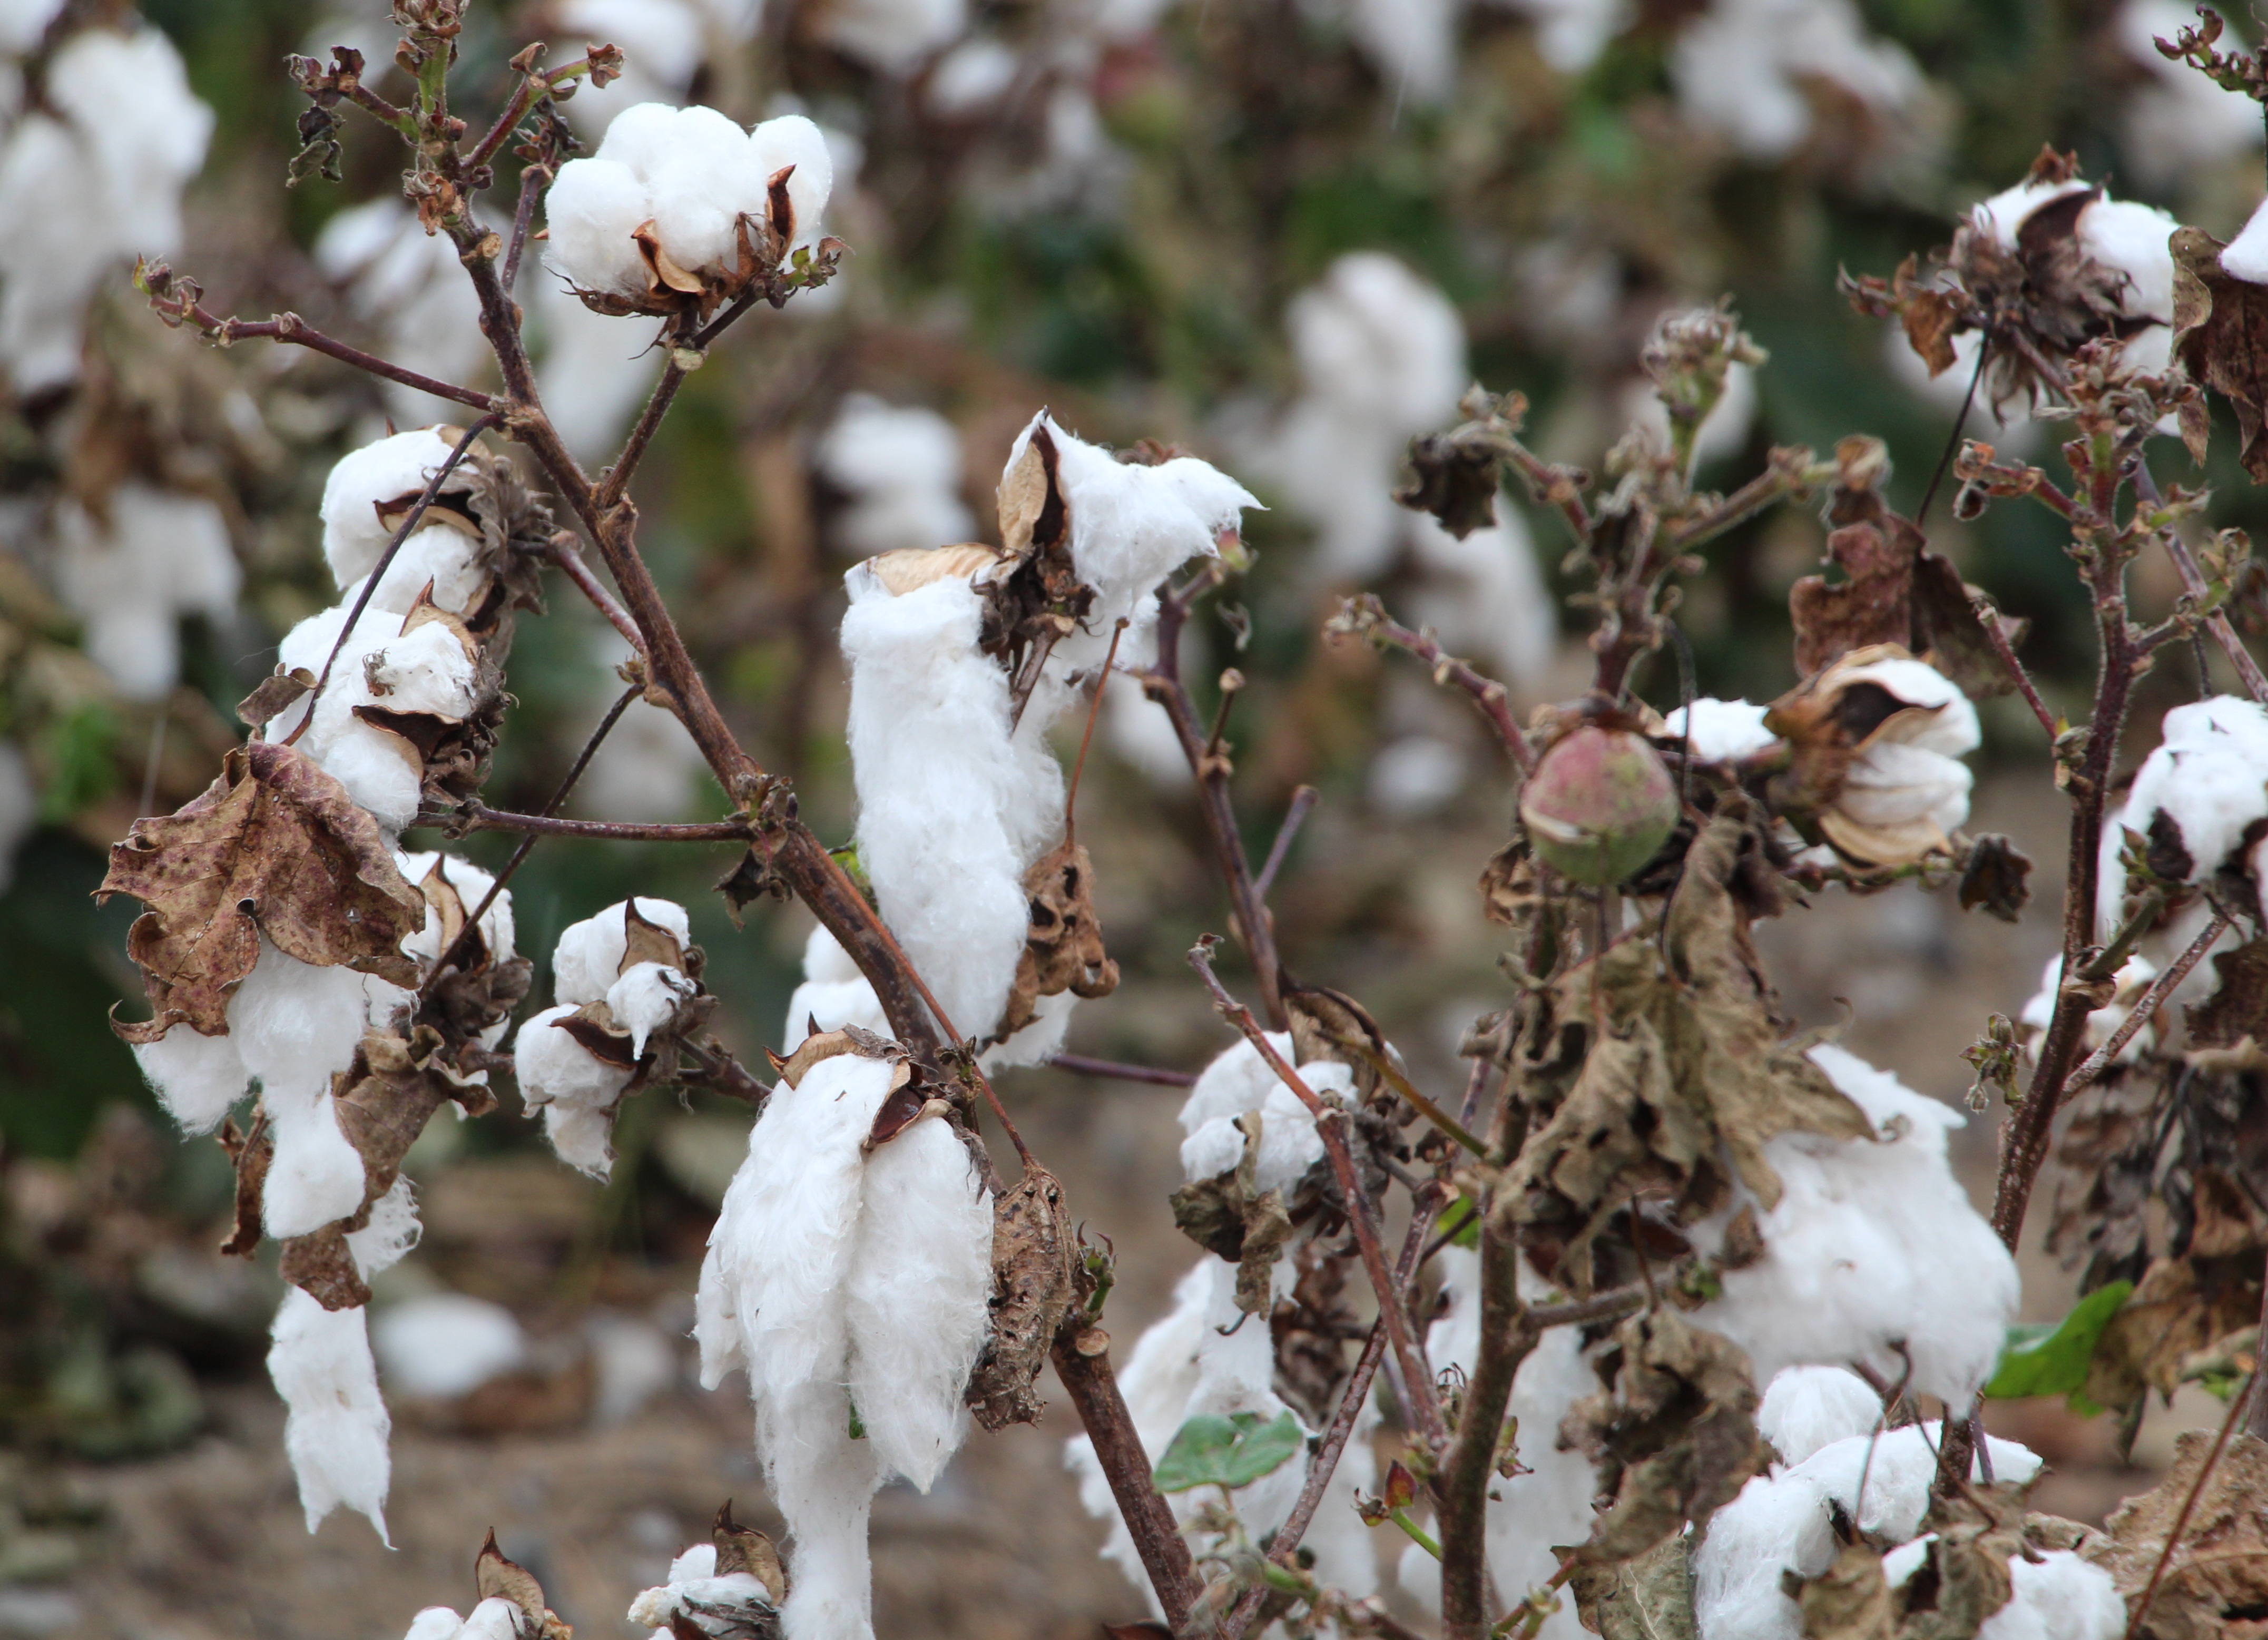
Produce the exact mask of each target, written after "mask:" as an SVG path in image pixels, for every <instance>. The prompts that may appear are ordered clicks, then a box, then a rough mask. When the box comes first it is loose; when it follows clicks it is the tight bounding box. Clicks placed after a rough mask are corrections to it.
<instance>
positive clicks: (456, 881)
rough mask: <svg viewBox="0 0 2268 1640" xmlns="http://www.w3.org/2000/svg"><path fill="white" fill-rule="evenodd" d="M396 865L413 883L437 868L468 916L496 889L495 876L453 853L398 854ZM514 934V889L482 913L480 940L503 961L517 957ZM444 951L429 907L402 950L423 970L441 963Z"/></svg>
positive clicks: (438, 920) (435, 917)
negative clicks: (423, 919)
mask: <svg viewBox="0 0 2268 1640" xmlns="http://www.w3.org/2000/svg"><path fill="white" fill-rule="evenodd" d="M394 864H395V866H397V867H398V868H399V869H400V871H401V874H402V876H403V877H405V878H407V879H409V881H410V882H411V883H413V884H423V882H424V881H425V879H426V878H427V877H428V876H429V875H430V874H431V872H432V871H434V870H435V869H437V868H438V870H439V871H440V873H441V879H442V881H444V882H446V883H447V884H448V885H449V886H450V887H451V888H453V889H454V890H455V891H456V894H457V898H458V899H459V900H460V901H463V902H464V907H465V910H466V912H467V913H468V914H469V913H470V912H471V911H472V910H473V908H475V907H476V906H478V905H479V904H480V903H481V902H482V901H484V900H486V899H487V898H488V896H489V891H490V889H491V888H494V887H495V886H496V879H495V878H494V877H492V876H490V874H489V873H488V872H487V871H482V869H481V868H480V867H479V866H477V865H475V864H473V863H472V862H471V861H470V860H468V859H464V858H461V857H459V856H457V855H453V854H442V853H439V852H429V853H423V854H396V855H395V856H394ZM515 931H516V930H514V928H513V925H512V890H511V889H509V888H506V889H504V890H502V891H501V892H499V893H498V894H497V897H496V902H495V903H494V904H493V905H491V906H490V907H489V908H488V909H487V910H485V911H483V912H482V913H481V938H482V941H483V942H485V943H486V945H488V948H489V954H490V956H491V957H493V958H496V959H497V960H504V959H506V958H509V957H512V956H514V955H516V954H517V949H516V947H515V946H514V945H513V943H512V941H513V937H514V934H515ZM441 948H442V938H441V918H440V915H439V913H438V912H437V911H435V910H434V909H433V908H431V906H428V907H427V908H426V910H425V923H424V926H423V927H422V928H420V929H419V930H417V931H416V933H415V934H412V935H410V936H409V938H406V939H404V940H403V941H402V942H401V950H402V952H403V954H404V955H406V956H409V957H414V958H416V960H417V962H418V964H419V965H420V966H421V967H426V968H429V969H430V968H431V967H432V965H433V964H434V963H436V962H438V961H439V960H441Z"/></svg>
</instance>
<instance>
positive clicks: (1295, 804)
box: [1252, 786, 1323, 901]
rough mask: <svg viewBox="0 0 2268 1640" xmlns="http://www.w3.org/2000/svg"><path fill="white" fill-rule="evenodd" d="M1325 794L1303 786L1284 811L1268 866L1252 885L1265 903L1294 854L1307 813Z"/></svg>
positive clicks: (1265, 866)
mask: <svg viewBox="0 0 2268 1640" xmlns="http://www.w3.org/2000/svg"><path fill="white" fill-rule="evenodd" d="M1322 798H1323V794H1322V792H1320V791H1316V790H1315V789H1314V787H1313V786H1301V787H1300V789H1299V790H1298V791H1294V792H1293V793H1292V805H1291V806H1290V807H1289V808H1287V809H1285V811H1284V823H1283V824H1282V825H1280V826H1278V827H1277V828H1276V841H1275V842H1274V843H1273V844H1271V845H1270V848H1269V849H1268V861H1267V864H1264V865H1263V866H1262V867H1261V868H1260V875H1259V877H1258V878H1257V879H1256V880H1255V881H1254V883H1253V885H1252V892H1253V893H1254V894H1257V895H1258V896H1259V897H1260V898H1261V899H1262V900H1263V901H1265V900H1266V899H1267V898H1268V891H1269V890H1270V889H1271V888H1273V887H1274V886H1276V873H1277V872H1278V871H1282V870H1283V869H1284V862H1285V858H1286V857H1289V856H1290V854H1291V852H1292V839H1293V838H1294V837H1296V836H1298V835H1300V825H1301V824H1302V823H1303V822H1304V821H1305V820H1307V811H1308V810H1309V809H1312V808H1314V806H1315V805H1316V804H1318V803H1320V802H1322Z"/></svg>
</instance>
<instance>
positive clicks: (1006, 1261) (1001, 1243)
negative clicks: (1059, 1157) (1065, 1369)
mask: <svg viewBox="0 0 2268 1640" xmlns="http://www.w3.org/2000/svg"><path fill="white" fill-rule="evenodd" d="M1078 1283H1079V1247H1078V1242H1077V1238H1076V1236H1075V1235H1074V1234H1073V1232H1072V1230H1071V1216H1070V1215H1069V1214H1068V1213H1067V1212H1066V1211H1065V1210H1064V1192H1063V1186H1062V1185H1060V1184H1059V1183H1057V1181H1056V1177H1055V1175H1054V1174H1053V1173H1049V1172H1048V1171H1047V1170H1046V1169H1045V1168H1043V1167H1039V1166H1031V1165H1029V1164H1027V1166H1025V1169H1024V1176H1023V1178H1022V1179H1020V1180H1018V1181H1017V1184H1016V1188H1014V1189H1013V1190H1009V1191H1006V1192H1004V1193H1003V1194H1001V1195H998V1196H995V1197H994V1198H993V1201H992V1296H991V1298H990V1301H989V1307H990V1333H989V1335H988V1336H987V1337H986V1339H985V1342H984V1352H983V1354H982V1355H980V1356H979V1357H977V1358H976V1370H975V1371H974V1372H971V1373H970V1374H969V1377H968V1391H967V1394H966V1395H965V1397H964V1398H965V1399H966V1400H967V1401H968V1407H969V1410H970V1411H971V1412H972V1413H973V1414H975V1416H976V1421H977V1423H981V1424H983V1426H984V1427H985V1428H986V1429H988V1430H998V1429H1005V1428H1006V1427H1007V1426H1008V1425H1009V1424H1011V1423H1037V1422H1038V1421H1039V1416H1040V1413H1041V1410H1042V1401H1041V1400H1040V1395H1039V1392H1038V1390H1037V1389H1035V1387H1034V1380H1035V1379H1037V1378H1038V1377H1039V1373H1040V1369H1041V1368H1042V1366H1044V1365H1046V1364H1047V1359H1048V1351H1049V1350H1050V1349H1051V1348H1053V1347H1054V1344H1055V1340H1056V1335H1057V1333H1058V1332H1060V1331H1061V1330H1062V1329H1063V1325H1064V1316H1065V1315H1066V1314H1068V1313H1070V1310H1071V1303H1072V1301H1073V1299H1074V1298H1076V1297H1077V1296H1078Z"/></svg>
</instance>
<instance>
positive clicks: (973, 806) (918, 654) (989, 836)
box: [843, 570, 1062, 1039]
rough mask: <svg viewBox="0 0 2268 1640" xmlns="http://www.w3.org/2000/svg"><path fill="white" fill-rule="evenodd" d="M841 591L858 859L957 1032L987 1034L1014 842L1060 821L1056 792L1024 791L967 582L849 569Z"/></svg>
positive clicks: (1009, 941)
mask: <svg viewBox="0 0 2268 1640" xmlns="http://www.w3.org/2000/svg"><path fill="white" fill-rule="evenodd" d="M846 583H847V585H849V586H850V589H851V607H850V608H849V609H848V610H847V611H846V612H845V613H844V614H843V659H844V660H845V661H846V662H847V663H848V665H849V666H850V669H851V710H850V724H849V732H850V741H851V772H852V775H853V777H854V780H855V782H856V784H857V787H858V858H859V861H860V863H861V864H863V865H865V868H866V873H867V876H868V878H869V879H871V880H872V882H873V886H874V897H875V900H876V901H877V902H878V903H879V904H880V908H881V911H882V916H884V917H885V918H886V919H887V921H888V923H889V925H890V930H891V932H892V933H893V934H895V936H896V937H897V939H898V942H899V944H900V945H902V946H903V947H904V948H905V952H906V955H907V956H908V957H909V959H911V960H912V962H913V965H914V967H915V968H916V969H917V971H918V972H919V973H920V974H921V975H922V977H923V978H924V981H926V982H927V983H928V985H929V987H930V989H931V990H932V992H933V993H935V995H936V997H937V999H938V1001H939V1004H940V1005H941V1006H943V1007H944V1009H945V1010H946V1012H947V1013H948V1014H950V1015H951V1016H952V1021H953V1026H954V1029H955V1030H956V1031H958V1032H959V1033H961V1036H962V1037H963V1038H976V1039H982V1038H983V1037H986V1036H989V1035H990V1033H991V1032H992V1028H993V1026H995V1025H996V1024H998V1021H999V1019H1000V1013H1001V1010H1002V1009H1003V1008H1004V1007H1005V1005H1006V1003H1007V999H1008V989H1009V986H1010V985H1011V983H1013V981H1014V979H1015V975H1016V964H1017V961H1018V959H1019V958H1020V957H1021V956H1022V954H1023V950H1024V937H1025V932H1026V930H1027V925H1028V922H1029V903H1028V901H1027V899H1026V896H1025V894H1024V888H1023V876H1024V871H1025V868H1026V866H1027V864H1029V860H1028V858H1027V857H1025V856H1024V854H1023V853H1022V851H1021V850H1020V849H1019V848H1018V847H1017V842H1016V833H1017V831H1018V829H1019V827H1022V826H1027V825H1028V824H1029V823H1030V817H1031V815H1032V814H1033V813H1034V812H1035V811H1038V812H1040V813H1049V814H1057V815H1059V814H1060V813H1061V807H1062V798H1061V795H1060V791H1061V789H1060V785H1059V784H1057V786H1056V787H1055V788H1054V789H1053V790H1047V789H1042V790H1037V791H1035V790H1034V789H1033V788H1032V781H1031V773H1032V771H1031V770H1030V769H1029V768H1027V765H1026V764H1024V763H1023V762H1022V761H1020V760H1019V759H1018V758H1017V756H1016V754H1015V753H1014V751H1013V749H1012V747H1011V746H1010V742H1009V723H1008V713H1009V701H1008V680H1007V676H1006V674H1005V673H1004V672H1003V671H1002V670H1001V668H1000V666H999V665H998V663H997V662H996V661H994V660H993V659H992V658H990V657H989V656H987V655H984V654H983V653H982V652H981V651H979V650H978V649H977V647H976V636H977V630H978V627H979V624H980V621H981V620H982V613H983V612H982V607H981V605H980V603H979V600H978V599H977V596H976V593H975V592H973V591H972V590H971V589H970V587H969V585H968V582H966V581H963V580H956V579H946V580H939V581H935V582H932V583H931V584H930V585H927V586H923V587H918V588H916V589H915V590H913V591H912V592H906V593H903V594H899V595H893V594H892V593H891V592H890V591H889V589H888V588H887V587H886V586H884V585H882V584H881V582H880V579H879V578H878V577H874V576H873V575H872V574H870V573H867V572H865V571H864V570H852V571H851V575H850V576H849V577H846ZM1053 767H1054V765H1053V764H1052V763H1050V764H1049V769H1053ZM1060 779H1061V776H1060V774H1059V773H1058V774H1057V782H1060Z"/></svg>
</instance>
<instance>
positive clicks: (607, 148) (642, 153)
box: [560, 102, 678, 183]
mask: <svg viewBox="0 0 2268 1640" xmlns="http://www.w3.org/2000/svg"><path fill="white" fill-rule="evenodd" d="M677 114H678V110H677V107H676V106H675V105H674V104H673V103H666V102H641V103H634V104H632V105H631V106H630V107H627V108H624V109H623V110H622V112H621V113H619V114H615V117H614V118H613V119H612V120H611V121H608V125H607V135H606V136H605V137H604V138H603V139H602V140H601V141H600V143H599V152H598V158H600V159H601V160H604V161H606V162H608V164H611V165H621V166H622V167H623V168H624V169H625V170H627V171H629V173H630V176H631V178H632V179H633V180H636V181H637V182H640V183H648V182H652V180H653V179H654V177H655V176H656V175H657V174H658V173H659V172H660V170H661V167H662V166H663V165H666V164H668V163H669V160H670V159H671V158H672V157H673V156H674V155H675V153H676V152H677ZM560 174H561V175H565V174H566V168H565V167H564V166H562V167H561V171H560Z"/></svg>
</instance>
